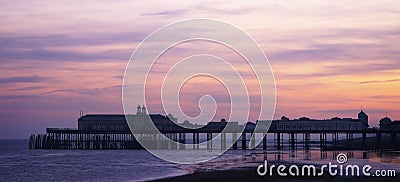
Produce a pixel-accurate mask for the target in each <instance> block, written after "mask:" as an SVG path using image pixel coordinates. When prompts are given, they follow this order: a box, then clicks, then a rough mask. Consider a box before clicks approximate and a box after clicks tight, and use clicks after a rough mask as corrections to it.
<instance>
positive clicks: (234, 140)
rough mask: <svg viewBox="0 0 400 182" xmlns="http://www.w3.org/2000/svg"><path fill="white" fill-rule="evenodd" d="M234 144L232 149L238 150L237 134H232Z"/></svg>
mask: <svg viewBox="0 0 400 182" xmlns="http://www.w3.org/2000/svg"><path fill="white" fill-rule="evenodd" d="M232 143H233V145H232V148H233V149H235V150H236V149H237V148H238V147H237V133H232Z"/></svg>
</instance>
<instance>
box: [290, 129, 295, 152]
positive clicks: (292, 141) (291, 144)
mask: <svg viewBox="0 0 400 182" xmlns="http://www.w3.org/2000/svg"><path fill="white" fill-rule="evenodd" d="M290 148H291V149H292V150H295V137H294V133H290Z"/></svg>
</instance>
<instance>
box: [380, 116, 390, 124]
mask: <svg viewBox="0 0 400 182" xmlns="http://www.w3.org/2000/svg"><path fill="white" fill-rule="evenodd" d="M379 122H380V123H390V122H392V120H391V119H390V118H388V117H384V118H382V119H381V120H380V121H379Z"/></svg>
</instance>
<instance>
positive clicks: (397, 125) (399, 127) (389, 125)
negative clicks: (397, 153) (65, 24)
mask: <svg viewBox="0 0 400 182" xmlns="http://www.w3.org/2000/svg"><path fill="white" fill-rule="evenodd" d="M379 128H380V129H381V130H382V131H400V120H397V121H392V119H390V118H389V117H384V118H382V119H381V120H380V121H379Z"/></svg>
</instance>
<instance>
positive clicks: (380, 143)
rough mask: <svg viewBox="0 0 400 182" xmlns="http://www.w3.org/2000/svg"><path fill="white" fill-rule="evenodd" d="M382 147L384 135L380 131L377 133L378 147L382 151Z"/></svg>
mask: <svg viewBox="0 0 400 182" xmlns="http://www.w3.org/2000/svg"><path fill="white" fill-rule="evenodd" d="M381 145H382V133H381V132H380V131H378V132H376V146H377V147H378V148H379V149H380V147H381Z"/></svg>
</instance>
